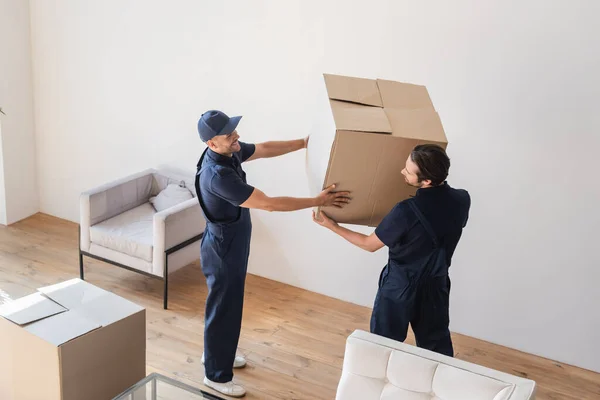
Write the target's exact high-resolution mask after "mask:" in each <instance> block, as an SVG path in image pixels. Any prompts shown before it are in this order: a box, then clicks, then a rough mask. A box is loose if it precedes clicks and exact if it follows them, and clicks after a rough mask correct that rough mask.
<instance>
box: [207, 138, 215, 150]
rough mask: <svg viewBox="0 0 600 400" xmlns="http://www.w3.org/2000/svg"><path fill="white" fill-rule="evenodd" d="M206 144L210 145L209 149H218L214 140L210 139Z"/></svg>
mask: <svg viewBox="0 0 600 400" xmlns="http://www.w3.org/2000/svg"><path fill="white" fill-rule="evenodd" d="M206 145H207V146H208V148H209V149H211V150H214V149H216V146H215V142H213V141H212V140H208V141H207V142H206Z"/></svg>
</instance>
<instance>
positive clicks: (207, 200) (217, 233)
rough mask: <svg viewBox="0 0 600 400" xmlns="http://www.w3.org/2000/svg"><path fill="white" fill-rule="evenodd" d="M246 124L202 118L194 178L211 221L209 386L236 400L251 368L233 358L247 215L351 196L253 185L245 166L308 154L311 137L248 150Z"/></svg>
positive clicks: (335, 202)
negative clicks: (286, 192) (242, 129)
mask: <svg viewBox="0 0 600 400" xmlns="http://www.w3.org/2000/svg"><path fill="white" fill-rule="evenodd" d="M240 119H241V117H233V118H229V117H228V116H227V115H226V114H224V113H223V112H221V111H216V110H211V111H207V112H206V113H204V114H202V117H201V118H200V120H199V121H198V133H199V134H200V138H201V139H202V141H203V142H205V143H206V144H207V149H206V150H205V151H204V153H203V154H202V157H201V158H200V161H199V162H198V165H197V174H196V194H197V197H198V201H199V202H200V206H201V207H202V211H203V213H204V217H205V219H206V230H205V232H204V236H203V238H202V243H201V247H200V262H201V265H202V271H203V273H204V276H205V277H206V282H207V286H208V297H207V299H206V313H205V327H204V354H203V362H204V365H205V372H206V373H205V379H204V383H205V384H206V385H207V386H209V387H211V388H213V389H215V390H217V391H219V392H221V393H223V394H226V395H228V396H234V397H241V396H243V395H244V394H245V390H244V388H243V387H241V386H240V385H236V384H234V383H233V370H232V368H235V367H243V366H244V365H245V360H244V359H243V358H242V357H236V354H235V353H236V348H237V345H238V341H239V335H240V330H241V323H242V308H243V301H244V284H245V280H246V271H247V268H248V256H249V253H250V237H251V233H252V222H251V221H250V210H249V209H250V208H257V209H263V210H268V211H294V210H300V209H304V208H311V207H315V206H322V205H329V206H336V207H342V206H344V205H345V204H346V203H347V202H348V193H347V192H334V191H333V187H330V188H327V189H326V190H324V191H323V192H322V193H321V194H320V195H319V196H318V197H315V198H293V197H268V196H266V195H265V194H264V193H263V192H261V191H260V190H258V189H256V188H254V187H253V186H251V185H249V184H248V183H247V181H246V173H245V172H244V170H243V169H242V166H241V165H242V163H243V162H245V161H249V160H254V159H258V158H267V157H276V156H280V155H283V154H287V153H290V152H292V151H296V150H300V149H303V148H306V146H307V142H308V138H306V139H300V140H291V141H280V142H266V143H260V144H257V145H253V144H247V143H243V142H240V141H239V135H238V133H237V131H236V127H237V125H238V123H239V121H240Z"/></svg>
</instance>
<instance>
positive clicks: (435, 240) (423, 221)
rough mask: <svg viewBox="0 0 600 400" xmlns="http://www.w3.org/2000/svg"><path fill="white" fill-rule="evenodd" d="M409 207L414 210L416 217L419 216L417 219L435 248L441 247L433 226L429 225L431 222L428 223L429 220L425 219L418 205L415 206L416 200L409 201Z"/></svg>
mask: <svg viewBox="0 0 600 400" xmlns="http://www.w3.org/2000/svg"><path fill="white" fill-rule="evenodd" d="M408 205H409V206H410V208H411V209H412V210H413V212H414V213H415V215H416V216H417V218H418V219H419V221H420V222H421V224H422V225H423V228H425V230H426V231H427V233H428V234H429V236H430V237H431V240H432V241H433V245H434V247H439V245H440V244H439V240H438V238H437V236H436V234H435V232H434V231H433V228H432V227H431V224H430V223H429V221H427V218H425V216H424V215H423V213H422V212H421V210H420V209H419V207H417V205H416V204H415V200H414V199H411V200H409V201H408Z"/></svg>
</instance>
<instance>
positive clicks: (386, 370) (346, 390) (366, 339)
mask: <svg viewBox="0 0 600 400" xmlns="http://www.w3.org/2000/svg"><path fill="white" fill-rule="evenodd" d="M534 395H535V382H533V381H531V380H528V379H523V378H520V377H516V376H513V375H510V374H506V373H503V372H499V371H495V370H492V369H489V368H485V367H482V366H479V365H476V364H472V363H468V362H466V361H462V360H458V359H455V358H452V357H447V356H443V355H441V354H438V353H434V352H431V351H428V350H424V349H420V348H417V347H414V346H410V345H407V344H404V343H400V342H397V341H394V340H390V339H387V338H383V337H381V336H378V335H374V334H371V333H368V332H364V331H360V330H357V331H355V332H354V333H353V334H352V335H350V336H349V337H348V339H347V341H346V352H345V356H344V366H343V370H342V377H341V379H340V382H339V385H338V390H337V395H336V400H383V399H394V400H396V399H398V400H404V399H406V400H430V399H431V400H438V399H443V400H530V399H533V398H534Z"/></svg>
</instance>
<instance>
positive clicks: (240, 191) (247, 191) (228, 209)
mask: <svg viewBox="0 0 600 400" xmlns="http://www.w3.org/2000/svg"><path fill="white" fill-rule="evenodd" d="M240 146H241V148H242V149H241V150H240V151H238V152H237V153H233V155H232V156H231V157H227V156H223V155H221V154H219V153H215V152H214V151H212V150H211V149H208V150H207V151H206V156H205V157H204V161H203V164H202V166H201V165H200V161H198V165H197V167H198V171H200V168H201V167H205V168H206V169H205V170H204V172H202V174H201V175H200V178H199V184H197V185H196V192H198V189H199V190H200V193H197V195H198V197H199V198H200V196H202V197H201V198H202V201H203V203H204V207H205V209H206V213H207V214H208V217H209V218H210V219H211V220H212V221H214V222H221V223H227V222H233V221H235V220H237V218H238V215H239V212H240V210H239V206H240V204H243V203H244V202H245V201H246V200H248V198H249V197H250V195H251V194H252V192H253V191H254V187H253V186H251V185H248V183H247V182H246V173H245V172H244V170H243V169H242V166H241V164H242V163H243V162H244V161H246V160H247V159H248V158H250V157H251V156H252V155H253V154H254V151H255V150H256V146H255V145H254V144H249V143H242V142H240ZM196 181H197V183H198V176H197V175H196Z"/></svg>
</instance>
